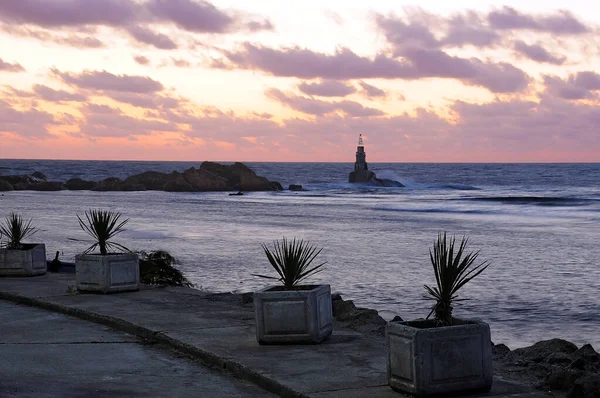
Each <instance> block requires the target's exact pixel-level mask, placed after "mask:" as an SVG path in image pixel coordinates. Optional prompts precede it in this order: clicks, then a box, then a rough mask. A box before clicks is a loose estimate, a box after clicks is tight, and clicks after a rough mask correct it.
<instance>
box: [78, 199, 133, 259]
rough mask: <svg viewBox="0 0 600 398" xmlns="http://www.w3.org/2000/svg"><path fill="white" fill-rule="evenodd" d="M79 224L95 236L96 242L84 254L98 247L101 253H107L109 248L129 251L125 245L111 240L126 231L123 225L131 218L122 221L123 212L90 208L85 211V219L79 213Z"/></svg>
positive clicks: (86, 231)
mask: <svg viewBox="0 0 600 398" xmlns="http://www.w3.org/2000/svg"><path fill="white" fill-rule="evenodd" d="M77 219H78V220H79V226H80V227H81V229H83V231H84V232H85V233H87V234H88V235H90V236H91V237H92V238H94V244H93V245H91V246H90V247H88V248H87V249H86V250H85V251H84V252H83V254H87V253H89V252H91V251H92V250H94V249H95V248H96V247H98V248H100V254H102V255H106V254H107V253H108V250H109V249H118V250H121V251H125V252H129V251H130V250H129V249H128V248H126V247H125V246H123V245H121V244H119V243H115V242H110V239H112V238H113V237H114V236H115V235H117V234H119V233H121V232H123V231H124V229H123V227H124V226H125V224H127V222H128V221H129V219H128V218H127V219H125V220H123V221H120V219H121V213H119V212H116V211H111V210H97V209H90V210H88V211H86V212H85V220H84V219H82V218H81V217H79V215H77Z"/></svg>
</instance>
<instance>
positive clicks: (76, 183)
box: [65, 178, 96, 191]
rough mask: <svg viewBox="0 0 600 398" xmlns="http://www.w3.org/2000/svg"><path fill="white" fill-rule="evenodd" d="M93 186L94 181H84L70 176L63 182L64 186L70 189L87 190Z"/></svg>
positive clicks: (94, 184)
mask: <svg viewBox="0 0 600 398" xmlns="http://www.w3.org/2000/svg"><path fill="white" fill-rule="evenodd" d="M95 186H96V183H95V182H93V181H85V180H82V179H81V178H71V179H69V180H67V182H65V188H66V189H69V190H71V191H89V190H91V189H92V188H94V187H95Z"/></svg>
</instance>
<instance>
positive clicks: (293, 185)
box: [288, 184, 306, 191]
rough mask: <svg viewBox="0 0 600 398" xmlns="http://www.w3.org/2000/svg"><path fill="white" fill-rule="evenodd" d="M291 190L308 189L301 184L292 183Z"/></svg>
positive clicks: (289, 188)
mask: <svg viewBox="0 0 600 398" xmlns="http://www.w3.org/2000/svg"><path fill="white" fill-rule="evenodd" d="M288 190H290V191H306V189H304V188H302V185H299V184H290V186H289V187H288Z"/></svg>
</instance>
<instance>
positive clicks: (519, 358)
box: [505, 339, 577, 364]
mask: <svg viewBox="0 0 600 398" xmlns="http://www.w3.org/2000/svg"><path fill="white" fill-rule="evenodd" d="M575 351H577V346H576V345H575V344H573V343H571V342H569V341H566V340H562V339H551V340H543V341H539V342H537V343H535V344H534V345H532V346H529V347H524V348H517V349H516V350H513V351H511V352H509V353H508V354H507V355H506V357H505V359H506V360H507V361H510V362H514V363H517V364H518V363H530V362H534V363H540V362H545V361H546V359H547V358H548V357H549V356H550V355H551V354H556V353H564V354H567V355H568V354H572V353H574V352H575Z"/></svg>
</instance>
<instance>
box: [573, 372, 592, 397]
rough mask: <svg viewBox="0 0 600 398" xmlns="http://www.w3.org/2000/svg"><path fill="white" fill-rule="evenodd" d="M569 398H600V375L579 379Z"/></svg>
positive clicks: (589, 375)
mask: <svg viewBox="0 0 600 398" xmlns="http://www.w3.org/2000/svg"><path fill="white" fill-rule="evenodd" d="M567 397H568V398H600V373H590V374H587V375H585V376H583V377H580V378H578V379H577V380H576V381H575V383H574V384H573V387H572V388H571V389H570V390H569V391H568V392H567Z"/></svg>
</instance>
